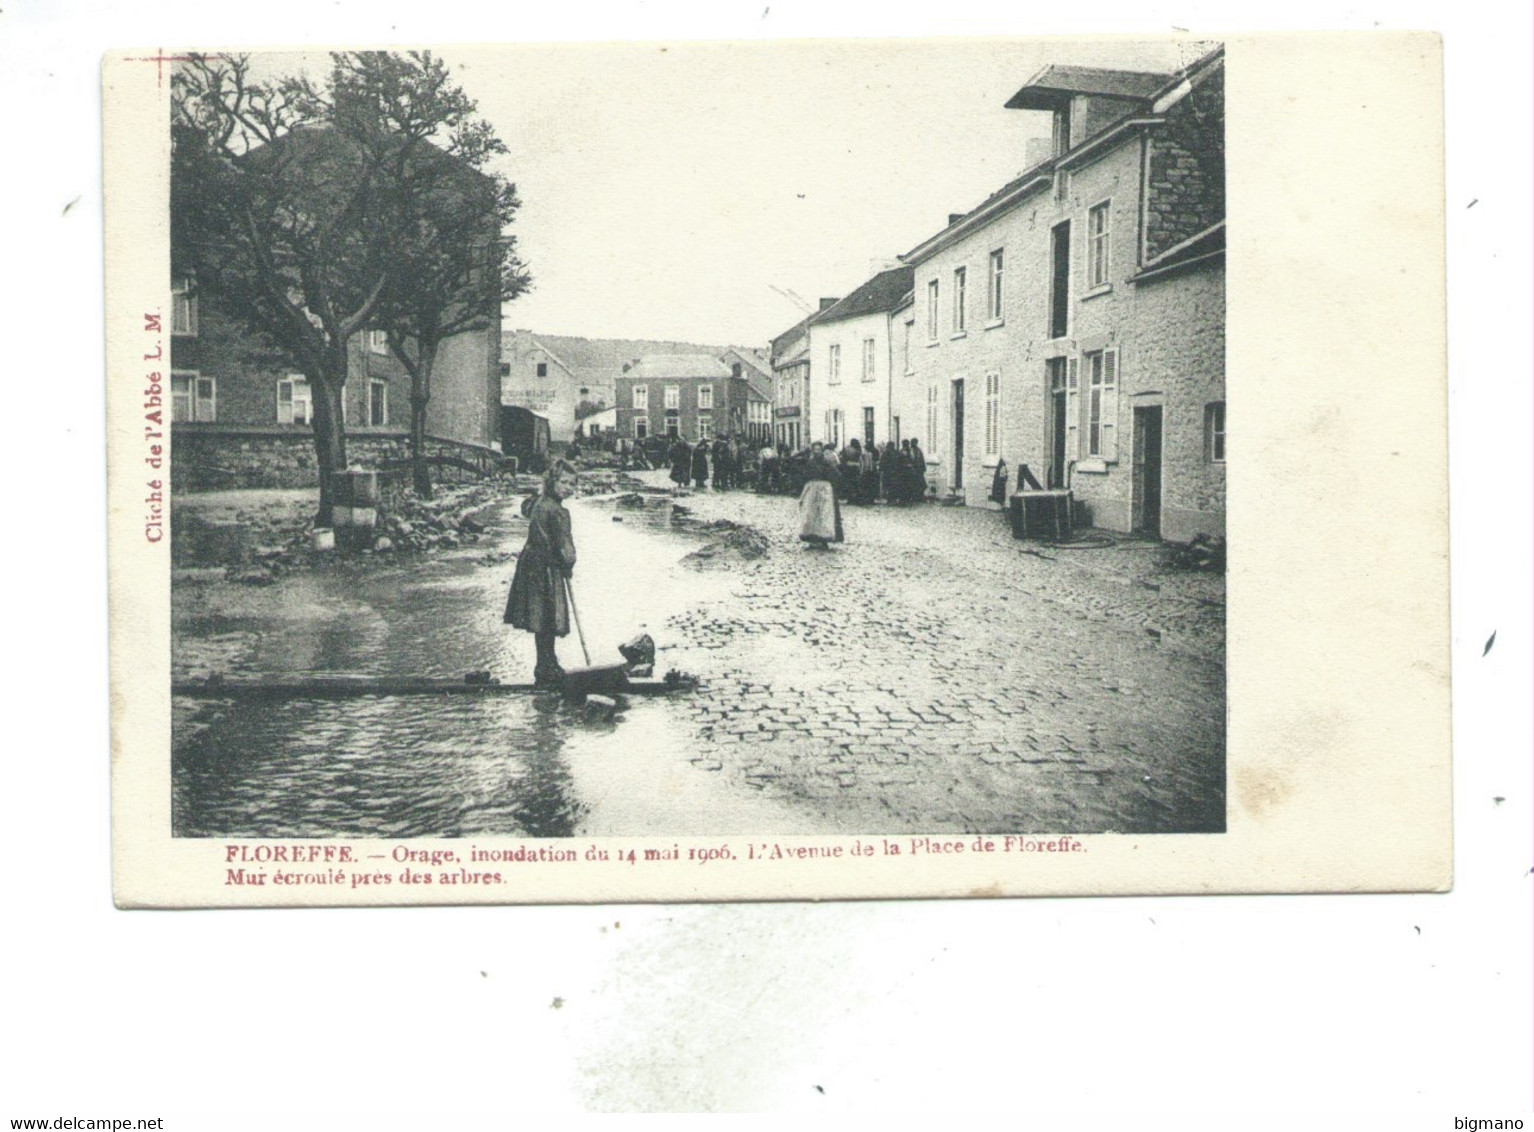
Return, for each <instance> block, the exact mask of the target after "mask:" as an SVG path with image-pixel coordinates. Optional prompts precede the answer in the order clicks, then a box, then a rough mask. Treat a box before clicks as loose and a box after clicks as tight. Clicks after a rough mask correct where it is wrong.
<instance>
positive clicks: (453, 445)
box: [160, 38, 1239, 838]
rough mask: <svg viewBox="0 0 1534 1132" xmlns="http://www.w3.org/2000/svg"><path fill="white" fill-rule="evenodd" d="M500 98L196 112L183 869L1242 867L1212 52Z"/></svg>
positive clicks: (177, 689) (692, 76)
mask: <svg viewBox="0 0 1534 1132" xmlns="http://www.w3.org/2000/svg"><path fill="white" fill-rule="evenodd" d="M516 59H517V61H518V65H517V66H516V67H508V66H506V65H505V63H504V62H503V61H502V60H501V59H499V58H498V57H497V56H496V55H495V54H494V53H490V52H483V51H482V52H468V53H462V58H460V57H459V56H458V54H455V53H454V52H452V51H447V52H442V53H436V52H373V51H337V52H334V53H330V54H326V53H314V54H312V55H282V54H259V53H258V54H246V55H239V54H228V53H206V54H198V53H184V54H179V55H178V56H177V57H175V58H171V59H167V60H165V61H164V62H163V64H160V65H163V66H164V67H165V69H166V74H167V80H166V81H167V83H168V86H169V90H170V99H169V102H170V113H171V115H172V119H171V139H172V149H171V171H170V176H171V185H170V208H171V216H170V248H169V252H170V259H169V262H168V263H167V265H166V270H167V273H168V276H167V283H168V285H169V287H170V291H171V305H170V311H169V318H168V325H167V326H166V330H167V346H168V355H169V367H168V371H167V373H166V381H165V392H164V402H165V405H166V410H167V411H166V413H165V418H166V425H167V426H168V427H167V431H168V432H169V433H170V437H169V439H170V441H171V445H170V448H169V450H170V451H171V452H172V453H173V455H172V456H171V458H170V459H169V461H168V473H169V474H168V477H167V513H168V516H169V518H168V523H167V531H168V538H169V543H170V553H171V558H172V570H171V575H170V577H171V612H172V673H173V681H174V683H173V701H172V703H173V730H172V742H173V750H172V772H173V773H172V779H171V784H170V785H171V790H172V795H173V797H172V821H173V829H174V833H175V835H176V836H178V837H231V836H239V837H253V838H278V837H281V838H293V837H297V838H333V837H368V838H419V837H452V838H472V837H481V838H483V837H490V836H506V837H527V838H570V837H587V836H590V837H608V836H614V835H649V836H657V837H673V836H694V835H699V836H706V835H712V834H838V835H857V834H874V833H892V834H893V833H900V834H934V835H963V834H1012V835H1019V836H1028V835H1057V836H1058V835H1071V834H1095V833H1107V832H1118V833H1145V834H1153V833H1210V834H1217V833H1219V832H1221V831H1222V830H1223V829H1224V828H1225V821H1226V818H1225V806H1226V799H1225V709H1226V696H1225V655H1224V649H1225V586H1224V566H1225V556H1226V541H1225V506H1226V461H1227V452H1228V447H1227V446H1228V438H1227V398H1226V392H1225V298H1224V295H1225V289H1224V254H1225V238H1226V237H1225V229H1226V220H1225V170H1224V70H1225V61H1224V52H1223V50H1222V47H1221V45H1220V44H1219V43H1215V42H1201V41H1193V40H1189V39H1186V38H1183V39H1178V40H1175V41H1162V42H1108V43H1103V42H1092V41H1083V42H1075V43H1073V42H1068V41H1061V42H1047V43H1046V42H1026V41H1019V42H986V41H981V42H974V43H955V44H942V43H930V44H922V43H908V44H895V45H882V44H869V43H861V44H858V43H821V44H776V45H765V46H764V45H749V46H747V45H738V46H731V45H713V46H705V45H686V46H682V47H678V48H675V49H667V48H664V47H655V46H638V45H636V46H631V47H615V48H587V49H579V48H576V49H571V48H564V49H554V48H551V49H549V50H548V51H547V52H545V53H544V54H543V56H542V57H532V56H531V55H530V54H529V53H527V52H521V53H518V54H517V56H516ZM955 73H962V74H964V75H965V76H966V81H965V82H963V83H961V84H956V85H955V84H945V83H943V82H942V81H941V76H942V75H944V74H955ZM742 76H749V78H750V81H748V82H742V81H740V79H741V78H742ZM620 89H621V91H622V94H621V97H617V96H618V94H619V90H620ZM1238 549H1239V548H1238Z"/></svg>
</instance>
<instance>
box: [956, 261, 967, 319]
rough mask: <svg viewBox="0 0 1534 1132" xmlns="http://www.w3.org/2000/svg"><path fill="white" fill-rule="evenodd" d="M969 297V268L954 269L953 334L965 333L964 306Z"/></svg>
mask: <svg viewBox="0 0 1534 1132" xmlns="http://www.w3.org/2000/svg"><path fill="white" fill-rule="evenodd" d="M968 295H969V271H968V269H967V268H963V267H956V268H954V269H953V332H954V333H955V334H963V333H964V305H965V303H966V301H967V300H968Z"/></svg>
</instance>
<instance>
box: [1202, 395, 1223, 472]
mask: <svg viewBox="0 0 1534 1132" xmlns="http://www.w3.org/2000/svg"><path fill="white" fill-rule="evenodd" d="M1204 459H1205V460H1207V461H1209V463H1211V464H1223V463H1225V402H1224V401H1211V402H1209V404H1207V405H1205V406H1204Z"/></svg>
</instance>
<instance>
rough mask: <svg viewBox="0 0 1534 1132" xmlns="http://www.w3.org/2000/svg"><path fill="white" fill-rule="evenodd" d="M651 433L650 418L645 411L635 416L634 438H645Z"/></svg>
mask: <svg viewBox="0 0 1534 1132" xmlns="http://www.w3.org/2000/svg"><path fill="white" fill-rule="evenodd" d="M649 435H650V418H649V417H647V416H645V415H644V414H643V413H636V414H635V416H634V439H635V440H643V439H645V438H646V437H647V436H649Z"/></svg>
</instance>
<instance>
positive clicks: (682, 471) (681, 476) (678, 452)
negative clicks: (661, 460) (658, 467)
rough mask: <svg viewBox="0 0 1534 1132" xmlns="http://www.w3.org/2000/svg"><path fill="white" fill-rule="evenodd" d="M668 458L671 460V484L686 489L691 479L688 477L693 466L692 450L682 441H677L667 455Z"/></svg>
mask: <svg viewBox="0 0 1534 1132" xmlns="http://www.w3.org/2000/svg"><path fill="white" fill-rule="evenodd" d="M667 456H668V458H669V459H670V460H671V482H672V483H674V484H677V485H678V486H682V487H685V486H686V484H687V481H688V480H689V479H690V478H691V477H690V476H689V475H688V471H689V469H690V468H691V466H692V452H691V450H689V449H688V447H687V445H685V444H683V443H682V442H681V441H677V442H676V443H675V444H673V445H672V446H671V451H670V452H669V453H667Z"/></svg>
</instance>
